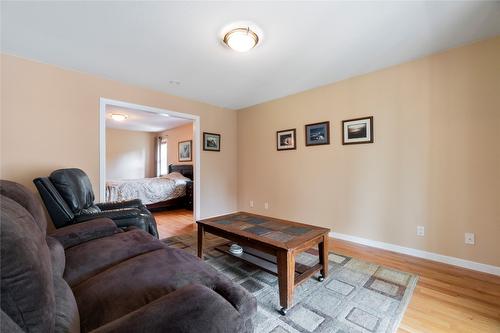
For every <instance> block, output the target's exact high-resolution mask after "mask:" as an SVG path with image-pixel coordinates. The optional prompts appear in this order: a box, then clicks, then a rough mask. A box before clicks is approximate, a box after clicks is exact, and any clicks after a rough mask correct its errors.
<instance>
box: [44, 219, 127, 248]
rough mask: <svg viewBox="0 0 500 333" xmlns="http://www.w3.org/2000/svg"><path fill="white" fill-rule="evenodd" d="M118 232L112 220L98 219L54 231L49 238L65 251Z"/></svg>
mask: <svg viewBox="0 0 500 333" xmlns="http://www.w3.org/2000/svg"><path fill="white" fill-rule="evenodd" d="M118 232H122V231H121V230H120V229H119V228H118V227H117V226H116V224H115V223H114V222H113V221H112V220H110V219H105V218H99V219H94V220H90V221H87V222H83V223H78V224H72V225H69V226H67V227H64V228H60V229H56V230H55V231H53V232H52V233H50V234H49V236H51V237H54V238H55V239H57V240H58V241H59V242H60V243H61V244H62V246H63V247H64V248H65V249H67V248H69V247H72V246H75V245H78V244H81V243H84V242H88V241H90V240H93V239H97V238H102V237H107V236H111V235H114V234H116V233H118Z"/></svg>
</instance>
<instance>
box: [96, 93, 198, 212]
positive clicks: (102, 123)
mask: <svg viewBox="0 0 500 333" xmlns="http://www.w3.org/2000/svg"><path fill="white" fill-rule="evenodd" d="M108 105H113V106H118V107H123V108H130V109H135V110H140V111H145V112H151V113H159V114H168V115H170V116H173V117H178V118H183V119H190V120H192V121H193V150H194V185H195V186H194V217H195V219H196V220H199V219H200V216H201V215H200V213H201V212H200V207H201V205H200V198H201V194H200V193H201V190H200V184H201V183H200V174H201V172H200V165H201V159H200V138H201V127H200V116H196V115H193V114H189V113H182V112H176V111H171V110H165V109H159V108H155V107H150V106H145V105H139V104H133V103H128V102H123V101H117V100H112V99H108V98H103V97H101V98H100V100H99V194H100V198H101V199H100V200H101V201H104V198H105V193H106V106H108Z"/></svg>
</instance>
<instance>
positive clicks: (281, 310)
mask: <svg viewBox="0 0 500 333" xmlns="http://www.w3.org/2000/svg"><path fill="white" fill-rule="evenodd" d="M278 312H279V313H280V315H282V316H286V309H285V308H281V309H280V310H279V311H278Z"/></svg>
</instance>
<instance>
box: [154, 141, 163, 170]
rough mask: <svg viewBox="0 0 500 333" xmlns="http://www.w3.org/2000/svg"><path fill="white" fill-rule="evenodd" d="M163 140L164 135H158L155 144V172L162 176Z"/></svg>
mask: <svg viewBox="0 0 500 333" xmlns="http://www.w3.org/2000/svg"><path fill="white" fill-rule="evenodd" d="M162 142H163V137H161V136H157V137H155V146H156V149H155V151H156V163H155V174H156V177H160V176H161V162H162V161H161V143H162Z"/></svg>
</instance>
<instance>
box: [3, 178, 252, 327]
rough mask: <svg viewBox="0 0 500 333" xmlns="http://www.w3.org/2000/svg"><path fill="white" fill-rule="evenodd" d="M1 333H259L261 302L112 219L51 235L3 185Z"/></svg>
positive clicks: (31, 203)
mask: <svg viewBox="0 0 500 333" xmlns="http://www.w3.org/2000/svg"><path fill="white" fill-rule="evenodd" d="M0 195H1V196H0V204H1V220H0V222H1V226H0V227H1V278H2V281H1V283H2V284H1V309H2V312H1V318H0V319H1V327H0V328H1V331H2V332H23V331H24V332H231V333H233V332H253V323H252V317H253V316H254V314H255V312H256V307H257V306H256V301H255V298H254V297H253V296H252V295H251V294H249V293H248V292H247V291H246V290H245V289H243V288H242V287H241V286H239V285H237V284H234V283H232V282H231V281H230V280H229V279H227V278H226V277H225V276H223V275H221V274H220V273H218V272H216V271H215V270H213V269H212V268H211V267H209V266H208V265H206V264H204V263H203V262H202V261H200V260H199V259H198V258H196V257H194V256H192V255H190V254H188V253H186V252H184V251H182V250H178V249H173V248H169V247H168V246H166V245H165V244H164V243H162V242H160V241H159V240H157V239H155V238H154V237H153V236H151V235H150V234H148V233H146V232H145V231H143V230H139V229H129V230H125V231H123V230H121V229H119V228H118V227H117V226H116V225H115V223H113V222H112V221H111V220H109V219H95V220H91V221H88V222H84V223H80V224H75V225H71V226H69V227H65V228H61V229H57V230H56V231H55V232H54V233H52V234H51V235H49V236H47V235H46V221H45V216H44V213H43V211H42V209H41V206H40V203H39V201H38V200H37V198H35V197H34V195H33V194H32V193H31V192H30V191H29V190H28V189H26V188H25V187H23V186H21V185H19V184H16V183H13V182H9V181H0Z"/></svg>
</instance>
